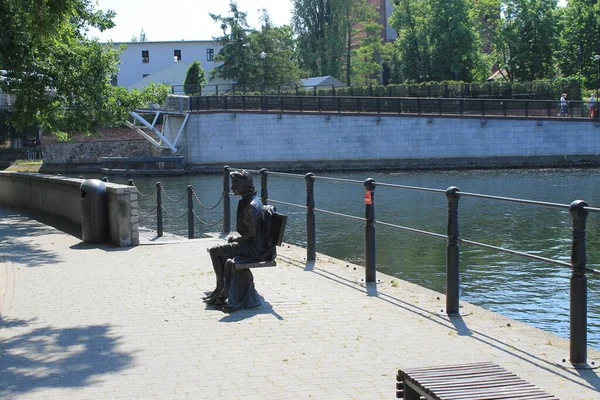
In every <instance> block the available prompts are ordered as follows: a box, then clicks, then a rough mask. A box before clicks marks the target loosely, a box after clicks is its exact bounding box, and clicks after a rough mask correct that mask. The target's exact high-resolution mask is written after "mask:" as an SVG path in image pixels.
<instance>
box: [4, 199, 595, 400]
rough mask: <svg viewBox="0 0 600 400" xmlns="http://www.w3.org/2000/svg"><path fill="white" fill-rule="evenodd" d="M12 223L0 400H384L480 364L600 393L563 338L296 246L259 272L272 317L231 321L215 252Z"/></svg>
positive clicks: (14, 219)
mask: <svg viewBox="0 0 600 400" xmlns="http://www.w3.org/2000/svg"><path fill="white" fill-rule="evenodd" d="M0 215H1V216H2V218H0V235H1V236H2V237H4V238H5V240H4V241H2V242H1V243H0V252H1V256H2V257H0V269H1V270H3V271H4V273H5V275H6V276H7V279H3V280H2V282H7V286H6V288H7V289H5V291H6V294H5V297H4V298H5V301H4V305H3V307H2V325H3V329H2V339H3V343H4V347H3V357H2V358H1V359H0V382H1V383H2V385H0V387H1V388H2V391H0V393H1V394H2V396H3V397H9V398H12V399H15V400H20V399H28V400H35V399H43V398H68V399H76V400H79V399H88V398H89V397H90V396H97V397H106V398H117V397H121V398H128V399H136V398H139V399H142V398H143V399H166V398H177V399H185V398H189V399H197V398H230V399H238V398H239V399H242V398H249V397H250V398H251V397H253V398H260V399H282V398H327V399H336V398H354V399H366V398H369V399H388V398H392V397H394V395H395V374H396V372H397V370H398V369H399V368H409V367H417V366H427V365H445V364H456V363H465V362H471V361H473V362H475V361H493V362H495V363H497V364H500V365H502V366H503V367H505V368H507V369H508V370H510V371H511V372H513V373H515V374H517V375H519V376H521V377H523V378H524V379H526V380H528V381H530V382H531V383H533V384H535V385H537V386H538V387H540V388H541V389H543V390H545V391H547V392H549V393H551V394H554V395H556V396H558V397H560V398H565V399H576V400H578V399H589V400H591V399H595V398H597V394H598V390H599V389H600V378H598V375H597V374H596V372H595V371H593V370H579V371H576V370H573V369H569V368H563V367H561V366H559V364H558V363H557V361H560V360H561V359H562V358H564V357H565V356H567V355H568V351H569V350H568V343H567V341H566V340H565V339H562V338H559V337H557V336H555V335H552V334H549V333H547V332H544V331H541V330H539V329H535V328H532V327H530V326H528V325H526V324H522V323H519V322H516V321H513V320H511V319H508V318H505V317H502V316H500V315H498V314H495V313H493V312H489V311H486V310H484V309H481V308H479V307H475V306H473V305H471V304H468V303H465V302H462V303H461V304H462V306H463V307H462V311H463V312H464V316H463V317H462V318H457V319H448V318H447V317H445V316H444V315H443V314H438V313H437V311H439V309H441V308H443V304H445V298H444V296H443V295H441V294H440V293H437V292H434V291H431V290H428V289H424V288H422V287H419V286H417V285H413V284H410V283H407V282H405V281H403V280H399V279H396V278H393V277H390V276H387V275H385V274H381V273H378V278H379V279H380V280H381V283H379V284H377V285H373V286H365V285H364V284H363V283H362V281H361V279H362V278H364V269H363V268H362V267H360V266H358V265H355V264H352V263H348V262H341V261H340V260H336V259H333V258H330V257H327V256H324V255H322V254H318V260H317V261H316V262H315V263H314V264H306V263H305V262H304V261H303V257H304V250H303V249H300V248H297V247H295V246H291V245H285V246H284V247H282V248H281V249H280V250H281V251H280V255H279V261H278V264H279V265H278V266H277V267H275V268H264V269H258V270H255V271H254V275H255V282H256V285H257V289H258V291H259V292H260V293H261V295H263V296H264V298H265V304H264V305H263V306H262V307H260V308H257V309H253V310H246V311H241V312H238V313H234V314H230V315H229V314H224V313H222V312H221V311H218V310H214V309H212V308H211V307H207V306H206V305H205V304H204V303H203V302H202V301H201V297H202V296H203V295H204V293H205V292H206V291H207V290H210V289H211V288H212V287H213V286H214V274H213V273H212V268H211V265H210V261H209V256H208V253H207V252H206V248H207V247H208V246H212V245H213V244H215V243H219V242H220V240H218V239H197V240H191V241H190V240H183V241H173V240H171V241H169V242H168V243H163V244H160V245H153V246H148V245H142V246H138V247H135V248H127V249H117V248H112V247H104V246H91V245H84V244H82V243H81V242H80V240H79V239H77V238H75V237H72V236H69V235H66V234H64V233H62V232H60V231H57V230H55V229H53V228H51V227H48V226H45V225H41V224H39V223H38V222H36V221H33V220H30V219H28V218H26V217H23V216H21V215H19V214H16V213H14V212H11V211H9V210H6V209H4V210H1V211H0ZM157 242H158V243H159V242H160V241H155V243H157ZM34 248H35V251H33V249H34ZM82 259H85V263H82V262H81V260H82ZM424 332H426V333H427V334H424ZM42 341H43V343H44V344H43V345H40V343H41V342H42ZM599 357H600V354H599V353H598V352H597V351H594V350H592V349H590V351H589V358H590V359H598V358H599Z"/></svg>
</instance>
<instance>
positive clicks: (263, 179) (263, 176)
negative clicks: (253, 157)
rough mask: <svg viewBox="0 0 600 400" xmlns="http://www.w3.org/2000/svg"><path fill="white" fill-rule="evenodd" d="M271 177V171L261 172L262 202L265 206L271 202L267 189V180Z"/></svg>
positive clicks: (264, 169) (262, 170)
mask: <svg viewBox="0 0 600 400" xmlns="http://www.w3.org/2000/svg"><path fill="white" fill-rule="evenodd" d="M268 177H269V171H268V170H267V169H266V168H262V169H261V170H260V200H261V201H262V203H263V205H265V206H266V205H267V201H268V200H269V191H268V189H267V179H268Z"/></svg>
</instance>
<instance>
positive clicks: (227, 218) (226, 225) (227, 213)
mask: <svg viewBox="0 0 600 400" xmlns="http://www.w3.org/2000/svg"><path fill="white" fill-rule="evenodd" d="M229 232H231V199H230V198H229V165H226V166H224V167H223V233H229Z"/></svg>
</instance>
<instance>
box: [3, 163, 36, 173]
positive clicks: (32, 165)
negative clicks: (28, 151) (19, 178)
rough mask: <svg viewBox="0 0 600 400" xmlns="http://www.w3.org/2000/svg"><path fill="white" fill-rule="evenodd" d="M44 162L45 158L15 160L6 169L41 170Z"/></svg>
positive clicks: (16, 170) (20, 170) (14, 170)
mask: <svg viewBox="0 0 600 400" xmlns="http://www.w3.org/2000/svg"><path fill="white" fill-rule="evenodd" d="M43 162H44V161H43V160H15V161H13V163H12V164H11V165H10V166H9V167H8V168H6V169H5V171H13V172H39V170H40V168H41V167H42V164H43Z"/></svg>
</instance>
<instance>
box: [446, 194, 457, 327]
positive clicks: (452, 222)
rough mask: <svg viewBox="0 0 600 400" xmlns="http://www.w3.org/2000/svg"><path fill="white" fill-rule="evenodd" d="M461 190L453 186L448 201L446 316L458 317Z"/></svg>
mask: <svg viewBox="0 0 600 400" xmlns="http://www.w3.org/2000/svg"><path fill="white" fill-rule="evenodd" d="M459 192H460V190H459V189H458V188H457V187H455V186H451V187H449V188H448V189H447V190H446V198H447V199H448V230H447V233H448V243H447V244H446V314H447V315H458V314H459V312H458V308H459V297H460V295H459V293H460V247H459V245H458V200H459V199H460V193H459Z"/></svg>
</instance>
